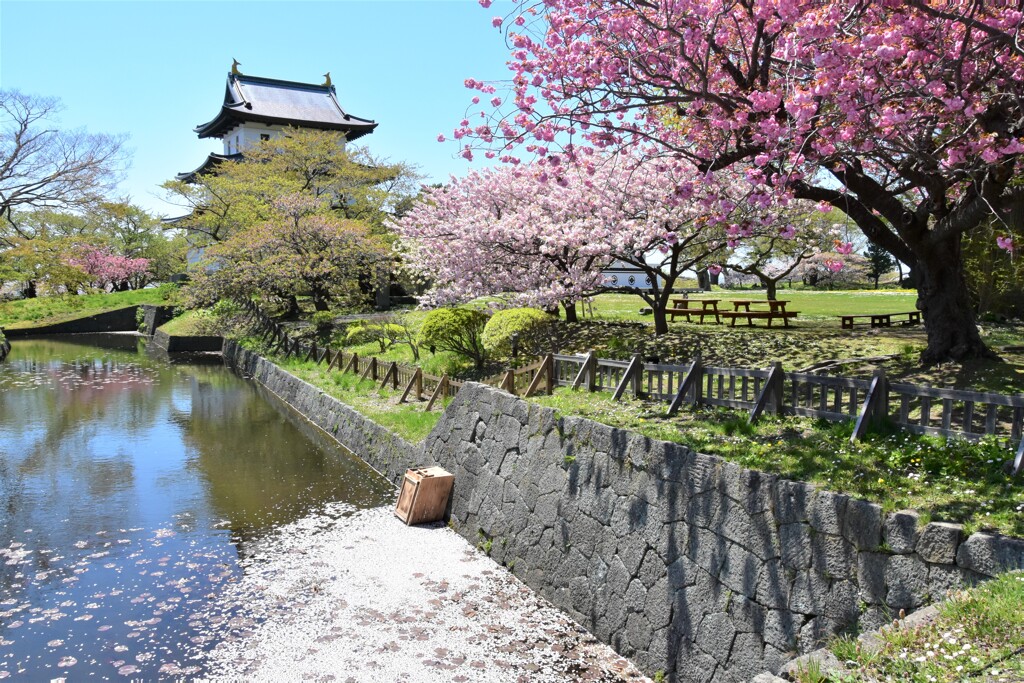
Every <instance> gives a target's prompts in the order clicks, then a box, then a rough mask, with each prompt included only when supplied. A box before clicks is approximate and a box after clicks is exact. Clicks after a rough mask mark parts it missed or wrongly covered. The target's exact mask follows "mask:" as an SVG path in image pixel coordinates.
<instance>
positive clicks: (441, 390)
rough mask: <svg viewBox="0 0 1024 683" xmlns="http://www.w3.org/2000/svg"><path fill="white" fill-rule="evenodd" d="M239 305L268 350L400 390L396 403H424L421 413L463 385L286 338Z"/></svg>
mask: <svg viewBox="0 0 1024 683" xmlns="http://www.w3.org/2000/svg"><path fill="white" fill-rule="evenodd" d="M242 306H243V307H244V308H245V309H246V311H248V313H249V314H250V316H251V317H252V318H254V319H255V321H256V326H257V327H256V334H257V336H259V337H260V338H261V339H263V340H264V341H265V342H269V343H270V350H271V351H274V352H278V353H281V354H282V355H284V357H285V358H289V357H293V356H294V357H295V358H298V359H300V360H307V361H313V362H314V363H316V364H317V365H322V364H325V363H326V365H327V370H329V371H330V370H337V371H338V372H343V373H344V372H351V373H353V374H356V375H358V376H359V378H360V379H367V380H370V381H372V382H375V383H378V384H379V385H380V387H379V388H380V389H384V388H385V387H388V386H390V387H391V389H392V390H394V391H398V390H401V391H402V394H401V396H400V397H399V398H398V402H399V403H407V402H410V401H425V402H426V405H425V406H424V410H428V411H429V410H432V409H433V408H434V406H435V404H436V403H437V401H438V400H439V399H444V398H452V397H454V396H455V394H457V393H458V391H459V389H461V388H462V382H460V381H458V380H454V379H451V378H450V377H448V375H442V376H441V377H437V376H435V375H429V374H427V373H425V372H423V370H422V369H421V368H418V367H415V366H408V365H403V364H401V363H396V362H385V361H381V360H378V359H377V358H376V357H375V356H367V355H364V356H360V355H359V354H358V353H345V352H344V351H336V350H334V349H331V348H330V347H320V346H318V345H317V343H316V342H313V343H311V344H307V343H304V342H301V341H299V340H297V339H292V338H291V337H289V336H288V334H287V332H286V331H285V329H284V327H283V326H281V325H280V324H279V323H277V322H275V321H274V320H272V319H271V318H270V317H269V316H267V315H265V314H264V313H263V312H262V311H261V310H259V308H257V307H256V305H255V304H253V303H252V302H248V301H243V302H242Z"/></svg>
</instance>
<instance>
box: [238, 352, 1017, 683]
mask: <svg viewBox="0 0 1024 683" xmlns="http://www.w3.org/2000/svg"><path fill="white" fill-rule="evenodd" d="M224 355H225V360H226V361H227V362H228V363H229V365H232V366H233V367H235V368H236V370H238V371H239V372H241V373H242V374H244V375H247V376H251V377H253V378H254V379H256V380H257V381H259V382H260V383H261V384H264V385H265V386H267V388H268V389H270V390H271V391H272V392H273V393H275V394H277V395H278V396H279V397H281V398H282V399H283V400H285V401H286V402H287V403H289V404H290V405H292V406H293V407H295V408H296V409H297V410H298V411H299V412H300V413H302V414H303V415H305V416H306V417H307V418H309V419H310V420H311V421H312V422H314V423H315V424H318V425H319V426H320V427H321V428H323V429H325V431H327V432H328V433H330V434H333V435H335V437H336V438H337V439H338V440H339V441H340V442H341V443H342V444H343V445H345V446H346V447H347V448H349V450H351V451H352V452H354V453H355V454H356V455H358V456H359V457H361V458H363V459H364V460H366V461H367V462H368V463H369V464H370V465H371V466H373V467H374V468H375V469H377V470H378V471H379V472H381V473H383V474H384V475H385V476H386V477H387V478H388V479H389V480H391V481H392V482H394V483H397V482H398V481H399V480H400V478H401V476H402V473H403V472H404V471H405V469H406V468H407V467H411V466H421V465H429V464H437V465H440V466H442V467H445V468H446V469H448V470H449V471H451V472H453V474H455V482H456V484H455V488H454V490H453V495H452V501H451V505H450V517H451V522H452V524H453V526H454V528H455V529H456V530H457V531H458V532H459V533H460V534H461V535H462V536H463V537H465V538H467V539H469V540H470V541H471V542H477V543H478V544H479V545H480V546H481V547H483V548H485V549H486V550H487V551H488V552H489V553H490V554H491V556H492V558H494V559H495V560H496V561H498V562H501V563H502V564H504V565H506V566H508V567H510V568H512V569H513V571H514V573H515V574H516V575H517V576H519V577H520V578H521V579H523V581H524V582H525V583H526V584H527V585H529V586H530V587H531V588H533V589H534V590H537V591H538V592H539V593H540V594H541V595H543V596H544V597H546V598H547V599H548V600H550V601H551V602H552V603H554V604H555V605H556V606H558V607H559V608H561V609H562V610H563V611H565V612H567V613H568V614H569V615H570V616H572V617H573V618H574V619H575V620H576V621H577V622H579V623H580V624H582V625H583V626H584V627H586V628H587V629H588V630H590V631H591V632H592V633H594V635H595V636H597V637H598V638H599V639H600V640H602V641H604V642H606V643H609V644H611V645H612V646H613V647H615V649H616V650H617V651H619V652H620V653H621V654H623V655H625V656H627V657H630V658H632V659H633V660H634V661H635V662H636V663H637V664H638V665H639V666H640V668H641V669H643V670H644V671H645V672H647V673H648V674H652V675H653V674H655V673H656V672H659V671H660V672H664V673H665V674H666V677H667V680H670V681H690V680H694V681H701V682H702V683H707V682H709V681H710V682H712V683H719V682H726V681H747V680H751V679H753V678H754V677H755V676H758V675H759V674H760V673H761V672H763V671H766V670H767V671H770V672H773V673H777V672H779V671H781V670H782V669H783V667H784V666H785V664H786V663H787V662H788V661H790V660H792V659H793V658H794V657H795V656H797V655H798V654H806V653H808V652H811V651H813V650H814V649H815V648H817V647H819V646H820V644H821V643H822V642H823V641H824V640H825V639H827V638H828V637H829V636H831V635H834V634H836V633H839V632H842V631H844V630H848V629H851V628H860V629H862V630H871V629H874V628H877V627H879V626H881V625H883V624H885V623H888V622H889V621H890V620H891V618H892V615H893V614H895V613H897V612H898V611H899V610H900V609H906V610H907V611H911V610H913V609H917V608H918V607H920V606H922V605H924V604H926V603H927V602H929V601H931V600H934V599H939V598H941V597H942V596H943V595H944V594H946V593H947V592H949V591H952V590H957V589H959V588H961V587H964V586H967V585H971V584H973V583H975V582H977V581H980V580H984V579H985V578H988V577H991V576H993V575H995V574H997V573H998V572H1000V571H1002V570H1006V569H1013V568H1021V567H1024V540H1020V539H1012V538H1006V537H1002V536H997V535H994V534H986V533H975V534H973V535H971V536H970V537H968V538H964V534H963V529H962V528H961V527H960V526H959V525H954V524H945V523H931V524H927V525H924V526H921V525H920V524H918V516H917V514H916V513H914V512H912V511H900V512H895V513H889V514H883V512H882V509H881V507H880V506H878V505H875V504H873V503H869V502H866V501H862V500H857V499H854V498H850V497H849V496H845V495H841V494H835V493H831V492H828V491H823V490H818V489H816V488H815V487H813V486H811V485H809V484H806V483H802V482H791V481H787V480H783V479H779V478H777V477H774V476H772V475H767V474H765V473H762V472H756V471H752V470H745V469H743V468H740V467H738V466H737V465H735V464H732V463H728V462H725V461H723V460H721V459H720V458H717V457H713V456H708V455H703V454H699V453H694V452H692V451H690V450H689V449H687V448H685V447H683V446H680V445H678V444H672V443H666V442H659V441H653V440H651V439H648V438H646V437H644V436H642V435H639V434H635V433H631V432H627V431H623V430H618V429H614V428H611V427H608V426H606V425H602V424H599V423H595V422H592V421H589V420H584V419H580V418H572V417H567V418H557V416H556V415H555V414H554V412H553V411H551V410H550V409H546V408H541V407H539V406H537V405H535V404H531V403H528V402H526V401H523V400H522V399H520V398H518V397H515V396H512V395H511V394H508V393H506V392H503V391H500V390H496V389H493V388H491V387H487V386H484V385H479V384H467V385H466V386H464V388H463V389H462V390H461V391H460V392H459V394H458V395H457V396H456V398H455V399H454V400H453V401H452V403H451V404H450V405H449V406H448V408H447V409H446V410H445V412H444V414H443V415H442V418H441V420H440V421H439V422H438V424H437V425H436V426H435V428H434V430H433V431H432V432H431V433H430V435H428V437H427V438H426V440H425V441H424V444H423V446H422V447H421V446H417V445H413V444H409V443H408V442H405V441H404V440H402V439H400V438H399V437H397V436H395V435H394V434H392V433H391V432H389V431H387V430H385V429H384V428H382V427H380V426H379V425H376V423H374V422H372V421H371V420H369V419H367V418H365V417H363V416H362V415H360V414H358V413H356V412H355V411H353V410H351V409H350V408H348V407H347V406H344V405H343V404H341V403H340V402H338V401H336V400H335V399H333V398H331V397H328V396H326V395H325V394H323V392H321V391H320V390H319V389H317V388H316V387H313V386H312V385H309V384H307V383H305V382H302V381H301V380H298V379H297V378H295V377H293V376H292V375H290V374H288V373H286V372H285V371H283V370H281V369H280V368H277V366H275V365H273V364H272V363H270V362H269V361H266V360H265V359H262V358H260V357H259V356H257V355H256V354H253V353H250V352H248V351H244V350H242V349H239V348H238V347H237V345H235V344H233V343H232V342H228V344H227V345H226V347H225V354H224Z"/></svg>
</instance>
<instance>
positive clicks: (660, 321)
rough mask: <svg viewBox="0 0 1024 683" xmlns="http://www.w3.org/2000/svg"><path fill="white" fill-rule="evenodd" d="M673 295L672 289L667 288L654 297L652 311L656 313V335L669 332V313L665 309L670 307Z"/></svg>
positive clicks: (651, 302)
mask: <svg viewBox="0 0 1024 683" xmlns="http://www.w3.org/2000/svg"><path fill="white" fill-rule="evenodd" d="M671 296H672V290H671V289H670V288H666V289H664V290H662V291H660V292H658V295H657V296H654V297H652V300H651V301H648V303H650V304H651V311H652V312H653V314H654V335H655V336H658V335H662V334H668V314H667V313H665V309H666V308H668V302H669V297H671Z"/></svg>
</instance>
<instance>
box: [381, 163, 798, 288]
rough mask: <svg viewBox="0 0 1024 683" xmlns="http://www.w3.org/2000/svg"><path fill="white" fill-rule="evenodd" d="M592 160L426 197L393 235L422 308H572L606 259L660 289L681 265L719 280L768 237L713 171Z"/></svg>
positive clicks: (524, 168) (736, 190)
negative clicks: (735, 258)
mask: <svg viewBox="0 0 1024 683" xmlns="http://www.w3.org/2000/svg"><path fill="white" fill-rule="evenodd" d="M594 162H595V163H594V164H593V165H592V166H590V167H589V168H588V169H586V170H583V169H580V168H578V167H574V166H567V167H564V168H558V169H555V168H552V166H551V164H550V163H548V164H541V163H539V162H538V163H533V164H522V165H506V166H500V167H497V168H493V169H486V170H480V171H471V172H470V173H469V174H467V175H466V176H465V177H463V178H452V179H451V182H450V183H449V184H447V185H446V186H444V187H442V188H425V189H424V194H423V196H422V198H421V200H420V201H419V202H417V204H416V205H415V206H414V207H413V208H412V209H411V210H410V211H409V212H408V213H407V214H406V215H405V216H404V217H402V218H401V219H400V220H398V221H397V222H395V223H394V224H393V228H394V229H395V231H396V232H397V234H398V235H399V236H400V237H401V249H402V251H403V255H404V261H405V262H406V263H407V264H409V265H410V266H411V267H412V268H413V269H414V270H416V271H417V272H419V273H420V274H421V275H423V276H424V277H426V278H427V279H429V280H430V281H431V282H433V284H434V287H433V289H432V291H431V293H430V296H429V301H430V302H431V303H433V304H435V305H439V304H449V303H456V302H461V301H466V300H469V299H473V298H476V297H480V296H495V295H506V296H508V297H509V298H510V299H511V300H512V301H514V302H515V303H519V304H523V303H526V304H532V305H541V306H550V305H553V304H557V303H571V302H573V301H576V300H578V299H580V298H581V297H583V296H586V295H587V294H589V293H593V292H595V291H598V290H600V289H601V288H602V287H603V286H605V285H606V283H605V282H604V278H603V277H602V275H601V272H600V271H601V269H602V268H605V267H607V266H608V265H609V264H610V263H611V262H612V261H620V262H624V263H626V264H630V265H633V266H636V267H641V268H646V269H648V270H649V272H651V273H652V274H654V275H656V277H657V278H658V279H659V281H660V283H661V284H660V285H659V286H660V287H666V288H671V286H672V283H673V282H674V281H675V280H676V279H677V278H678V277H680V276H681V275H682V273H683V272H684V271H685V270H687V269H688V268H691V267H705V266H706V265H707V264H709V263H710V266H709V270H710V269H717V272H721V270H722V266H721V263H724V262H725V259H726V258H727V257H728V255H729V252H730V246H729V245H730V244H733V243H735V242H737V240H740V239H755V238H757V237H759V236H766V235H775V234H777V232H778V228H777V227H776V226H775V223H774V221H773V220H772V219H771V218H770V217H769V216H764V215H761V214H759V213H758V212H757V211H754V210H753V209H752V208H751V207H750V205H749V203H748V202H747V201H746V198H745V196H744V194H743V193H744V192H745V191H746V186H745V185H743V184H742V183H740V182H738V181H737V180H736V179H731V180H726V176H725V175H724V174H719V175H718V176H714V175H710V174H705V173H701V172H699V171H698V170H697V169H696V168H694V167H693V166H692V165H691V164H689V163H687V162H685V161H680V160H671V161H659V160H640V159H638V158H636V157H630V156H621V155H620V156H615V157H602V158H600V159H599V160H598V159H595V160H594ZM713 261H714V262H713Z"/></svg>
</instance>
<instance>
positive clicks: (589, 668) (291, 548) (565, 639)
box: [206, 508, 648, 683]
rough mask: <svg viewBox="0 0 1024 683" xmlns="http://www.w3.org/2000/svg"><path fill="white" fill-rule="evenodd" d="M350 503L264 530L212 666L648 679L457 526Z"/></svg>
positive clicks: (313, 675)
mask: <svg viewBox="0 0 1024 683" xmlns="http://www.w3.org/2000/svg"><path fill="white" fill-rule="evenodd" d="M341 512H344V510H343V509H341V508H339V509H337V510H334V511H333V514H332V511H330V510H329V511H328V513H327V514H326V515H325V516H321V517H312V518H307V519H304V520H302V521H300V522H297V523H295V524H292V525H290V526H288V527H285V528H283V529H282V530H281V532H280V533H279V534H275V535H274V537H273V538H272V539H271V540H268V541H264V542H261V543H260V546H259V547H258V548H256V552H255V556H254V557H253V559H251V560H248V561H247V563H248V564H249V566H248V567H247V568H246V569H245V574H244V577H243V578H242V579H241V580H240V581H239V582H238V583H236V584H234V585H233V586H231V587H230V588H228V589H227V590H226V592H225V594H224V595H222V596H219V597H218V600H217V602H216V603H215V606H212V605H211V612H212V611H216V612H226V611H229V610H237V609H241V610H242V613H243V614H244V615H245V617H248V618H237V617H236V618H234V619H231V620H226V621H225V622H224V625H225V628H227V629H230V630H231V633H229V634H226V635H225V634H223V633H222V634H218V635H220V636H221V637H226V638H227V639H226V640H225V641H224V642H222V643H221V644H220V645H219V646H217V647H216V648H215V649H214V650H213V651H212V652H211V653H210V654H209V657H210V661H209V662H208V668H207V670H208V671H209V672H212V674H213V676H212V678H214V679H220V678H223V679H234V680H237V679H239V677H244V678H245V679H248V680H297V679H300V678H301V679H303V680H319V681H358V682H362V681H373V682H374V683H376V682H383V681H388V682H391V681H417V682H418V681H424V682H428V681H437V682H446V683H447V682H448V681H455V682H460V681H466V682H469V681H472V682H474V683H476V682H482V681H502V682H504V681H524V682H525V681H530V682H533V681H536V682H546V681H551V682H562V681H646V680H648V679H646V678H644V677H643V676H642V675H641V674H640V673H639V671H637V669H636V668H635V667H634V666H633V665H632V664H630V663H629V662H628V661H626V660H624V659H622V658H621V657H619V656H618V655H616V654H615V652H614V651H612V650H611V649H610V648H609V647H607V646H605V645H603V644H601V643H598V642H597V641H596V640H595V639H594V638H593V637H592V636H591V635H590V634H588V633H587V632H586V631H584V630H583V629H581V628H580V627H579V626H577V625H576V624H575V623H573V622H572V621H570V620H569V619H568V618H567V617H566V616H564V615H563V614H562V613H561V612H559V611H558V610H557V609H555V608H554V607H552V606H551V605H550V604H548V603H547V602H546V601H544V600H543V599H541V598H539V597H538V596H537V595H535V594H534V593H533V592H532V591H531V590H530V589H528V588H527V587H526V586H524V585H523V584H522V583H521V582H520V581H519V580H518V579H516V578H515V577H514V576H512V575H511V574H510V573H509V572H508V571H507V570H505V569H504V568H503V567H500V566H498V565H496V564H495V563H494V562H493V561H491V560H490V559H489V558H487V557H486V555H485V554H484V553H482V552H480V551H479V550H477V549H475V548H473V547H472V546H470V545H469V543H467V542H466V541H465V540H464V539H463V538H461V537H460V536H458V535H457V534H455V533H454V532H453V531H452V530H450V529H447V528H444V527H440V526H436V525H435V526H433V527H406V526H405V525H404V524H402V523H401V522H400V521H399V520H398V519H396V518H395V517H394V516H393V515H392V514H391V511H390V510H388V509H379V508H378V509H375V510H367V511H362V512H356V513H353V514H351V515H348V516H342V515H339V514H338V513H341ZM236 614H237V612H236ZM206 618H207V619H209V620H210V621H211V622H215V621H217V619H216V615H214V614H210V615H206ZM230 622H233V624H232V623H230ZM254 623H255V624H256V625H254ZM235 625H237V627H236V626H235Z"/></svg>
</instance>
